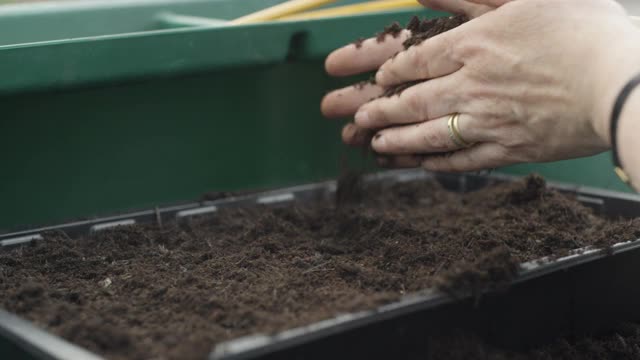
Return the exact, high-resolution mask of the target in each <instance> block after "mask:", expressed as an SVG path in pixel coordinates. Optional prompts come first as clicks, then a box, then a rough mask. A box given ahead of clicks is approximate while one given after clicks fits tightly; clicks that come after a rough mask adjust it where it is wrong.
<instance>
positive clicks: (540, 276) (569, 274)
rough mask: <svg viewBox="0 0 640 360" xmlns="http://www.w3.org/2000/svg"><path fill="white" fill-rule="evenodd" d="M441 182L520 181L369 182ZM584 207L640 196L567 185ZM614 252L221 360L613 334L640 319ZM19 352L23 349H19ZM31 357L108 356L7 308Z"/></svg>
mask: <svg viewBox="0 0 640 360" xmlns="http://www.w3.org/2000/svg"><path fill="white" fill-rule="evenodd" d="M429 178H437V180H438V181H440V183H441V184H443V185H444V186H445V187H447V188H449V189H451V190H455V191H461V192H462V191H470V190H478V189H481V188H482V187H484V186H487V185H488V184H491V183H497V182H504V181H513V180H514V177H510V176H503V175H499V174H493V175H468V174H466V175H439V174H438V175H436V174H431V173H426V172H423V171H419V170H406V171H389V172H383V173H379V174H373V175H370V176H368V177H367V179H366V181H380V182H407V181H413V180H420V179H425V180H426V179H429ZM550 186H551V187H553V188H556V189H558V190H560V191H563V192H567V193H571V194H575V196H576V198H577V200H579V201H581V202H582V203H584V204H586V205H588V206H590V207H592V208H593V209H594V211H595V212H596V213H598V214H600V215H603V216H610V217H620V216H624V217H637V216H640V197H638V196H636V195H630V194H623V193H616V192H610V191H603V190H598V189H590V188H584V187H580V186H570V185H562V184H550ZM335 189H336V182H335V181H328V182H323V183H318V184H311V185H304V186H297V187H292V188H287V189H282V190H277V191H270V192H265V193H259V194H253V195H247V196H239V197H234V198H227V199H222V200H217V201H209V202H201V203H191V204H183V205H180V206H173V207H166V208H156V209H153V210H148V211H141V212H135V213H130V214H124V215H119V216H112V217H108V218H101V219H95V220H88V221H81V222H74V223H69V224H63V225H60V226H52V227H44V228H39V229H33V230H29V231H21V232H15V233H11V234H4V235H0V247H13V246H19V245H20V244H24V243H26V242H29V241H38V240H40V239H42V235H41V234H42V233H44V232H46V231H51V230H63V231H65V233H67V234H68V235H70V236H77V235H79V234H83V233H88V232H96V231H101V230H104V229H107V228H111V227H114V226H119V225H127V224H134V223H149V222H165V221H171V220H174V219H175V220H177V221H180V220H182V219H185V218H188V217H192V216H198V215H203V214H210V213H215V212H216V211H217V210H218V209H220V208H224V207H239V206H255V205H256V204H264V205H271V206H277V205H278V204H286V203H289V202H291V201H303V202H305V201H312V200H314V199H316V200H317V199H322V198H326V197H331V196H333V195H334V193H335ZM629 240H630V241H629V242H625V243H620V244H617V245H615V246H613V247H612V248H611V249H608V250H607V251H603V250H599V249H576V251H575V253H574V254H573V255H570V256H567V257H564V258H561V259H558V260H554V261H533V262H529V263H524V264H521V271H520V275H519V277H518V278H517V279H516V280H515V281H514V282H513V284H511V286H510V287H509V288H508V289H507V290H505V291H502V292H499V293H489V294H484V295H483V296H482V297H480V298H476V297H472V295H471V294H468V295H466V296H458V297H457V298H453V297H451V296H449V295H446V294H443V293H441V292H437V291H435V290H430V289H426V290H425V291H423V292H421V293H417V294H411V295H408V296H406V297H404V298H403V299H402V300H401V301H398V302H395V303H392V304H389V305H385V306H382V307H379V308H377V309H374V310H371V311H365V312H359V313H351V314H344V315H341V316H338V317H335V318H333V319H328V320H325V321H321V322H318V323H314V324H311V325H308V326H305V327H300V328H295V329H291V330H287V331H284V332H281V333H279V334H276V335H272V336H267V335H254V336H249V337H243V338H239V339H236V340H233V341H228V342H225V343H221V344H218V345H217V346H216V348H215V349H213V350H212V352H211V354H210V356H209V357H210V359H211V360H235V359H327V358H341V359H342V358H405V359H412V358H415V359H429V349H430V339H431V338H432V337H433V336H435V335H440V334H443V333H446V332H449V331H454V330H465V331H472V332H474V333H475V334H477V335H479V336H480V337H481V338H483V339H484V340H485V341H487V342H488V343H491V344H494V345H499V346H503V347H507V348H511V349H524V348H527V347H529V346H533V345H536V344H540V343H543V342H546V341H549V340H553V339H555V338H557V337H558V336H562V335H567V336H572V335H580V334H583V333H589V332H592V331H595V330H598V329H605V328H607V327H610V326H613V325H615V324H616V323H618V322H620V321H632V320H640V306H639V304H640V286H637V285H636V283H635V278H636V275H638V274H640V241H635V240H636V239H629ZM10 351H13V352H10ZM18 352H22V353H23V354H24V355H29V356H31V357H33V358H36V359H99V358H100V357H99V356H97V355H95V354H91V353H89V352H88V351H86V350H84V349H81V348H79V347H78V346H76V345H73V344H70V343H69V342H67V341H65V340H63V339H60V338H58V337H56V336H54V335H52V334H49V333H47V332H45V331H44V330H41V329H38V328H37V327H36V326H35V325H33V324H31V323H29V322H27V321H25V320H23V319H20V318H18V317H17V316H15V315H12V314H9V313H7V312H5V311H2V310H0V353H2V354H17V353H18Z"/></svg>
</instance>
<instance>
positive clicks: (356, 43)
mask: <svg viewBox="0 0 640 360" xmlns="http://www.w3.org/2000/svg"><path fill="white" fill-rule="evenodd" d="M364 40H365V38H358V39H356V40H355V41H354V42H353V43H352V44H353V45H355V46H356V48H358V49H360V48H361V47H362V44H363V43H364Z"/></svg>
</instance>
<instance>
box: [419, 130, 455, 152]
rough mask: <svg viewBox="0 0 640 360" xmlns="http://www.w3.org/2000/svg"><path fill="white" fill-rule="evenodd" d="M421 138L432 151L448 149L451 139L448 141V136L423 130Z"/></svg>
mask: <svg viewBox="0 0 640 360" xmlns="http://www.w3.org/2000/svg"><path fill="white" fill-rule="evenodd" d="M422 138H423V140H424V142H425V143H426V144H427V145H428V146H429V148H430V149H431V150H433V151H442V150H447V149H449V148H450V142H451V139H449V135H448V134H445V133H441V132H439V131H433V130H429V129H425V130H424V131H423V134H422Z"/></svg>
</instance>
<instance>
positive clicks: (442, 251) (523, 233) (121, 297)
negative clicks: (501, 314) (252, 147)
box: [0, 176, 640, 360]
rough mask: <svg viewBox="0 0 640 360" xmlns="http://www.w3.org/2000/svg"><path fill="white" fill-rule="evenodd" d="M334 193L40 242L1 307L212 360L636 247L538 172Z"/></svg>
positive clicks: (15, 266) (127, 352) (2, 267)
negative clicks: (581, 253)
mask: <svg viewBox="0 0 640 360" xmlns="http://www.w3.org/2000/svg"><path fill="white" fill-rule="evenodd" d="M340 183H341V188H342V189H341V190H339V191H338V192H337V195H336V197H332V198H327V199H324V200H318V201H316V202H312V203H309V202H305V203H303V202H294V203H293V204H290V205H287V206H283V207H264V206H262V207H254V208H239V209H221V210H219V211H218V212H217V213H215V214H212V215H209V216H202V217H198V218H194V219H190V220H188V221H186V222H181V223H165V224H164V226H163V227H159V226H157V225H135V226H128V227H120V228H116V229H112V230H106V231H103V232H98V233H95V234H93V235H87V236H84V237H81V238H77V239H70V238H68V237H67V236H66V235H65V234H64V233H61V232H53V233H48V234H45V236H44V237H45V239H44V240H42V241H37V242H34V243H32V244H30V245H27V246H23V247H20V248H14V249H10V250H3V251H0V292H1V293H2V294H3V296H2V300H1V303H0V304H1V305H0V306H2V307H3V308H5V309H7V310H8V311H11V312H14V313H16V314H18V315H20V316H22V317H24V318H26V319H29V320H31V321H34V322H35V323H36V324H38V325H39V326H42V327H44V328H45V329H47V330H48V331H51V332H53V333H55V334H58V335H60V336H62V337H64V338H65V339H68V340H70V341H71V342H74V343H77V344H79V345H81V346H83V347H86V348H88V349H90V350H92V351H94V352H96V353H99V354H101V355H104V356H106V357H107V358H109V359H139V358H154V359H181V360H182V359H205V358H206V356H207V354H208V353H209V351H210V350H211V349H212V347H213V346H214V345H215V344H216V343H219V342H221V341H225V340H229V339H233V338H237V337H239V336H243V335H249V334H254V333H267V334H269V333H274V332H277V331H281V330H284V329H288V328H291V327H295V326H300V325H305V324H309V323H312V322H315V321H318V320H322V319H327V318H330V317H333V316H335V315H338V314H340V313H345V312H352V311H359V310H365V309H372V308H375V307H376V306H378V305H381V304H385V303H389V302H392V301H394V300H397V299H399V298H400V297H401V296H403V295H404V294H406V293H411V292H416V291H419V290H422V289H425V288H428V287H432V286H439V287H440V288H442V289H445V290H447V291H454V292H455V291H458V290H472V291H481V290H483V289H486V288H488V287H492V286H500V285H504V284H506V283H507V282H508V281H509V280H510V279H511V278H512V277H513V276H515V275H516V273H517V271H518V266H517V264H518V263H520V262H523V261H528V260H534V259H538V258H541V257H545V256H551V257H555V256H560V255H564V254H568V253H569V252H570V250H572V249H576V248H581V247H585V246H588V245H595V246H598V247H603V248H606V247H608V246H609V245H611V244H613V243H618V242H622V241H627V240H630V239H635V238H637V237H639V236H640V221H639V220H623V219H620V220H605V219H603V218H600V217H598V216H596V215H594V214H593V213H592V211H591V210H590V209H588V208H586V207H584V206H583V205H581V204H580V203H578V202H577V201H575V200H574V199H572V198H571V197H569V196H567V195H562V194H560V193H558V192H556V191H553V190H549V189H547V187H546V186H545V182H544V180H543V179H541V178H540V177H537V176H530V177H528V178H526V179H523V180H521V181H519V182H516V183H510V184H502V185H494V186H491V187H488V188H486V189H484V190H482V191H477V192H472V193H467V194H458V193H453V192H449V191H446V190H444V189H442V188H441V187H440V185H438V184H437V183H435V182H432V181H415V182H406V183H395V184H380V183H375V184H372V183H362V182H361V181H360V180H359V179H357V178H354V177H349V178H346V179H345V180H343V181H341V182H340ZM612 341H614V340H612ZM612 346H613V345H612ZM633 351H635V348H634V350H633Z"/></svg>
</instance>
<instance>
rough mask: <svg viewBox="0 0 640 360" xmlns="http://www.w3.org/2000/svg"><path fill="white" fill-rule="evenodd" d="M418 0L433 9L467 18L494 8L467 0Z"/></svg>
mask: <svg viewBox="0 0 640 360" xmlns="http://www.w3.org/2000/svg"><path fill="white" fill-rule="evenodd" d="M418 2H419V3H421V4H422V5H424V6H426V7H428V8H430V9H433V10H442V11H446V12H450V13H453V14H463V15H466V16H467V17H469V18H476V17H478V16H480V15H482V14H484V13H486V12H488V11H491V10H493V9H494V8H493V7H491V6H488V5H485V4H481V3H478V4H476V3H475V2H471V1H468V0H418Z"/></svg>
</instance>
